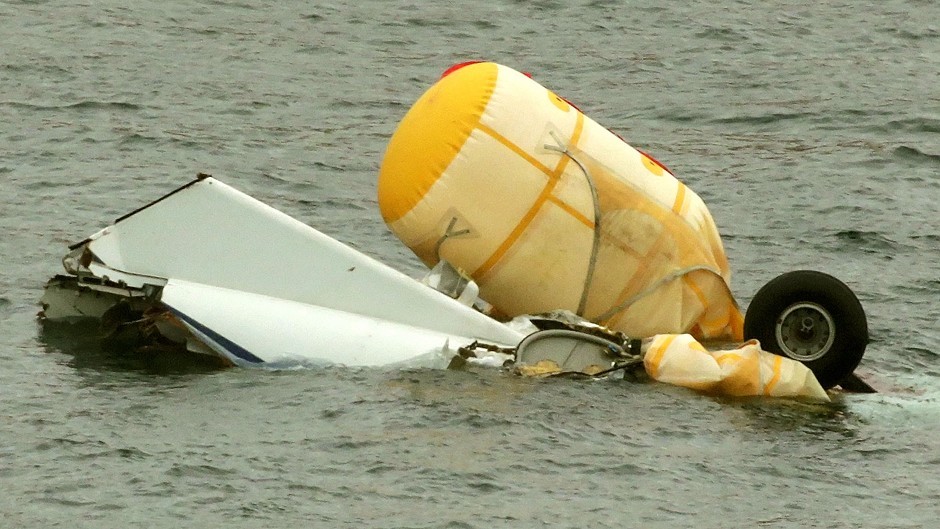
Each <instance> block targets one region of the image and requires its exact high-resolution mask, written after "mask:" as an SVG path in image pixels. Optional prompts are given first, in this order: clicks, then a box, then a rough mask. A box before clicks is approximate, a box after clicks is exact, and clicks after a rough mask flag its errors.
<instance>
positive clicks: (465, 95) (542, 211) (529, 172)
mask: <svg viewBox="0 0 940 529" xmlns="http://www.w3.org/2000/svg"><path fill="white" fill-rule="evenodd" d="M378 200H379V207H380V209H381V212H382V216H383V218H384V219H385V221H386V223H387V224H388V226H389V228H390V229H391V230H392V232H394V233H395V234H396V235H397V236H398V237H399V238H400V239H401V240H402V241H403V242H404V243H405V244H406V245H407V246H408V247H409V248H411V249H412V251H414V252H415V254H416V255H417V256H418V257H419V258H420V259H421V260H422V261H424V263H425V264H427V265H428V266H434V265H435V264H436V263H437V262H438V261H439V260H441V259H444V260H447V261H448V262H450V263H451V264H453V265H455V266H456V267H458V268H460V269H461V270H463V271H465V272H466V273H468V274H469V275H470V276H471V277H472V278H473V279H474V280H475V281H476V282H477V283H478V284H479V287H480V296H481V297H482V298H483V299H485V300H486V301H487V302H489V303H490V304H492V305H493V306H494V307H495V308H496V309H498V310H499V311H500V312H502V313H503V314H505V315H506V316H516V315H520V314H537V313H542V312H547V311H551V310H556V309H565V310H570V311H572V312H575V313H577V314H578V315H580V316H582V317H584V318H586V319H589V320H591V321H594V322H596V323H599V324H601V325H605V326H607V327H609V328H611V329H613V330H617V331H621V332H623V333H625V334H627V335H629V336H635V337H641V336H652V335H655V334H661V333H686V332H688V333H691V334H692V335H694V336H695V337H696V338H700V339H708V338H724V339H733V340H740V339H742V336H741V334H742V333H741V326H742V316H741V313H740V311H739V310H738V308H737V304H736V303H735V301H734V298H733V296H732V294H731V291H730V288H729V281H730V272H729V269H728V262H727V259H726V257H725V253H724V249H723V248H722V244H721V239H720V237H719V235H718V230H717V228H716V227H715V223H714V221H713V220H712V216H711V214H710V213H709V212H708V209H707V208H706V207H705V204H704V203H703V202H702V200H701V199H700V198H699V197H698V196H697V195H696V194H695V193H693V192H692V191H691V190H689V189H688V188H687V187H686V186H685V185H684V184H682V183H681V182H680V181H679V180H677V179H676V178H675V177H674V176H673V175H672V174H671V173H670V172H669V171H668V170H667V169H666V168H665V167H664V166H663V165H661V164H660V163H659V162H657V161H656V160H654V159H653V158H651V157H650V156H648V155H646V154H644V153H642V152H640V151H638V150H637V149H634V148H633V147H631V146H630V145H628V144H627V143H625V142H624V141H623V140H622V139H621V138H620V137H618V136H617V135H615V134H614V133H612V132H610V131H609V130H608V129H606V128H604V127H603V126H601V125H598V124H597V123H596V122H594V121H593V120H592V119H590V118H588V117H587V116H585V115H584V114H583V113H582V112H581V111H579V110H578V109H577V108H576V107H574V106H573V105H571V104H570V103H568V102H567V101H566V100H565V99H563V98H561V97H558V96H557V95H555V94H554V93H552V92H551V91H550V90H548V89H546V88H545V87H543V86H542V85H540V84H539V83H537V82H535V81H534V80H532V79H531V78H530V77H528V76H527V75H525V74H523V73H520V72H518V71H516V70H513V69H512V68H509V67H506V66H503V65H499V64H495V63H491V62H481V63H471V64H468V65H463V66H462V67H459V68H454V69H452V70H450V71H448V72H447V73H446V74H445V76H444V77H442V78H441V79H440V80H439V81H438V82H437V83H436V84H434V85H433V86H432V87H431V88H430V89H429V90H428V91H427V92H425V93H424V95H422V96H421V98H420V99H419V100H418V101H417V102H416V103H415V104H414V106H413V107H412V108H411V109H410V110H409V111H408V113H407V115H405V117H404V118H403V119H402V121H401V123H400V124H399V126H398V128H397V130H396V131H395V133H394V135H393V136H392V138H391V140H390V141H389V144H388V149H387V152H386V153H385V158H384V160H383V162H382V166H381V170H380V173H379V182H378Z"/></svg>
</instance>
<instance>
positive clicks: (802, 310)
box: [775, 302, 836, 362]
mask: <svg viewBox="0 0 940 529" xmlns="http://www.w3.org/2000/svg"><path fill="white" fill-rule="evenodd" d="M775 327H776V335H777V343H778V344H779V345H780V348H781V349H782V352H783V353H784V354H785V355H787V356H789V357H790V358H793V359H795V360H799V361H801V362H808V361H811V360H816V359H818V358H822V357H823V356H824V355H825V354H826V353H827V352H829V349H830V348H831V347H832V343H833V342H834V341H835V338H836V333H835V330H836V329H835V323H834V322H833V319H832V315H830V314H829V311H827V310H826V309H824V308H823V307H822V306H821V305H817V304H816V303H810V302H801V303H794V304H793V305H790V306H789V307H787V308H786V310H784V311H783V312H782V313H780V316H779V317H778V318H777V323H776V326H775Z"/></svg>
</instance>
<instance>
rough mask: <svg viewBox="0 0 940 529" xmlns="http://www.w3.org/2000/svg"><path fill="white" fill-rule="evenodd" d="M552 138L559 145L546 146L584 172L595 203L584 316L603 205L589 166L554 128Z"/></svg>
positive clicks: (583, 298)
mask: <svg viewBox="0 0 940 529" xmlns="http://www.w3.org/2000/svg"><path fill="white" fill-rule="evenodd" d="M549 134H550V135H551V137H552V139H554V140H555V141H556V142H558V145H551V144H548V143H546V144H545V145H544V147H545V148H546V149H548V150H550V151H555V152H560V153H562V154H564V155H565V156H567V157H568V158H571V161H573V162H574V163H575V164H576V165H577V166H578V167H579V168H580V169H581V172H582V173H584V178H585V180H587V183H588V187H589V188H590V189H591V201H592V203H593V205H594V241H593V243H592V244H591V258H590V260H589V261H588V269H587V273H586V274H585V276H584V288H583V289H582V290H581V300H580V301H579V302H578V311H577V314H578V316H581V317H582V318H583V317H584V309H585V308H586V306H587V300H588V293H589V292H590V290H591V283H592V282H593V280H594V268H595V267H596V266H597V251H598V248H599V246H600V240H601V205H600V201H599V199H598V198H597V187H596V186H595V185H594V179H593V178H591V173H590V172H589V171H588V169H587V167H586V166H585V165H584V164H583V163H581V160H578V159H577V158H576V157H575V156H574V155H573V154H571V151H570V150H568V147H566V146H565V143H564V142H563V141H562V140H561V138H559V137H558V135H557V134H556V133H555V131H554V130H552V131H549Z"/></svg>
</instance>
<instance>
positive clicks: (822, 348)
mask: <svg viewBox="0 0 940 529" xmlns="http://www.w3.org/2000/svg"><path fill="white" fill-rule="evenodd" d="M744 338H745V339H747V340H750V339H752V338H756V339H757V340H759V341H760V343H761V347H762V348H763V349H764V350H765V351H770V352H772V353H775V354H779V355H781V356H787V357H790V358H793V359H795V360H799V361H800V362H803V363H804V364H806V366H807V367H809V368H810V369H811V370H812V371H813V373H814V374H815V375H816V379H817V380H819V383H820V384H821V385H822V387H824V388H826V389H829V388H831V387H833V386H836V385H838V384H839V382H840V381H842V380H843V379H844V378H845V377H847V376H848V375H850V374H852V372H853V371H855V368H856V367H858V364H859V362H860V361H861V360H862V356H863V355H864V354H865V347H866V346H867V345H868V321H867V320H866V318H865V310H864V309H863V308H862V304H861V303H860V302H859V301H858V298H857V297H856V296H855V293H854V292H852V289H850V288H849V287H848V286H847V285H846V284H845V283H843V282H842V281H839V280H838V279H836V278H835V277H833V276H831V275H829V274H825V273H823V272H817V271H815V270H795V271H792V272H787V273H785V274H781V275H779V276H777V277H775V278H774V279H772V280H770V281H769V282H767V284H766V285H764V286H763V287H761V289H760V290H758V291H757V294H755V295H754V299H752V300H751V304H750V306H748V309H747V312H746V313H745V315H744Z"/></svg>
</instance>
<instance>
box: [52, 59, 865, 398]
mask: <svg viewBox="0 0 940 529" xmlns="http://www.w3.org/2000/svg"><path fill="white" fill-rule="evenodd" d="M379 206H380V208H381V210H382V214H383V217H384V218H385V220H386V222H387V223H388V225H389V227H390V229H391V230H392V231H393V232H394V233H395V234H396V235H398V236H399V237H400V238H401V239H402V241H403V242H404V243H405V244H406V245H408V246H409V247H410V248H411V249H412V250H413V251H414V252H415V254H416V255H417V256H418V257H419V258H421V259H422V260H423V261H424V262H425V263H426V264H427V265H428V266H430V267H431V271H430V272H429V274H428V276H427V277H426V278H425V279H424V280H423V281H418V280H415V279H412V278H410V277H408V276H405V275H404V274H402V273H400V272H398V271H396V270H393V269H392V268H390V267H388V266H386V265H384V264H382V263H380V262H378V261H376V260H374V259H372V258H370V257H367V256H365V255H363V254H362V253H360V252H358V251H356V250H354V249H352V248H350V247H348V246H346V245H344V244H342V243H340V242H339V241H336V240H334V239H332V238H330V237H328V236H327V235H325V234H323V233H321V232H319V231H317V230H315V229H314V228H311V227H309V226H307V225H305V224H303V223H301V222H299V221H297V220H295V219H293V218H291V217H289V216H287V215H285V214H284V213H281V212H279V211H277V210H275V209H273V208H271V207H269V206H267V205H265V204H263V203H261V202H259V201H258V200H256V199H254V198H252V197H250V196H248V195H246V194H244V193H241V192H239V191H237V190H235V189H233V188H231V187H229V186H227V185H225V184H223V183H222V182H219V181H218V180H216V179H214V178H212V177H209V176H208V175H200V176H199V177H198V178H197V179H196V180H194V181H193V182H191V183H189V184H186V185H184V186H182V187H180V188H179V189H177V190H175V191H173V192H171V193H169V194H168V195H166V196H164V197H163V198H161V199H159V200H157V201H155V202H153V203H151V204H149V205H147V206H145V207H143V208H140V209H138V210H136V211H134V212H132V213H130V214H128V215H125V216H124V217H121V218H119V219H118V220H117V221H115V222H114V224H113V225H111V226H108V227H107V228H104V229H103V230H101V231H99V232H98V233H96V234H94V235H92V236H90V237H89V238H87V239H85V240H84V241H82V242H79V243H78V244H75V245H73V246H72V247H71V251H70V252H69V253H68V254H67V255H66V257H65V258H64V260H63V264H64V266H65V269H66V271H67V272H68V275H60V276H56V277H54V278H53V279H52V280H50V281H49V283H48V284H47V286H46V290H45V293H44V295H43V298H42V304H43V312H42V313H41V314H42V315H43V319H44V320H46V321H60V320H66V321H68V320H73V319H78V318H86V317H91V318H97V319H99V320H101V321H102V322H106V327H107V328H108V329H109V330H110V331H111V332H112V333H117V334H120V333H121V331H122V330H127V329H131V332H127V333H125V334H126V335H128V336H130V337H142V338H145V339H148V340H156V341H158V343H159V344H171V345H172V346H174V347H176V348H183V347H185V349H188V350H189V351H192V352H195V353H200V354H205V355H209V356H211V357H214V358H218V359H220V360H221V361H222V362H224V363H225V364H229V365H241V366H269V367H287V366H294V365H298V364H300V365H322V364H330V365H347V366H428V367H445V366H451V365H457V364H460V363H462V362H463V363H466V362H471V363H478V364H481V365H498V366H502V365H504V364H506V363H511V364H513V365H514V366H515V368H516V371H517V372H520V373H525V374H529V375H535V376H544V375H551V374H566V373H569V374H570V373H580V374H582V375H588V376H605V375H607V374H610V373H612V372H614V371H618V370H626V369H630V368H633V367H638V366H643V368H644V369H645V371H646V373H647V374H648V375H649V376H650V377H651V378H653V379H655V380H659V381H663V382H668V383H671V384H676V385H680V386H685V387H689V388H693V389H697V390H700V391H706V392H712V393H722V394H729V395H770V396H802V397H810V398H818V399H827V398H828V397H827V394H826V392H825V390H824V388H826V389H828V388H831V387H834V386H836V385H841V386H842V387H843V388H844V389H849V390H862V391H869V390H871V388H870V387H869V386H868V385H867V384H865V383H864V382H862V381H861V380H859V379H858V378H857V377H855V376H854V375H853V374H852V373H853V371H854V369H855V368H856V366H857V365H858V363H859V361H860V360H861V358H862V354H863V353H864V350H865V345H866V344H867V341H868V333H867V323H866V320H865V313H864V310H863V309H862V307H861V304H860V303H859V302H858V299H857V298H856V297H855V295H854V294H853V293H852V291H851V290H850V289H849V288H848V287H847V286H846V285H845V284H843V283H842V282H841V281H839V280H837V279H836V278H834V277H832V276H829V275H827V274H822V273H819V272H813V271H796V272H790V273H787V274H783V275H781V276H779V277H778V278H775V279H774V280H772V281H771V282H769V283H768V284H767V285H766V286H765V287H764V288H763V289H761V291H760V292H758V295H756V296H755V297H754V299H753V300H752V302H751V307H750V308H749V310H748V312H747V314H745V315H743V316H742V314H741V312H740V310H739V308H738V305H737V302H736V301H735V299H734V297H733V295H732V293H731V289H730V283H729V281H730V269H729V267H728V263H727V259H726V257H725V254H724V250H723V248H722V244H721V239H720V237H719V235H718V230H717V228H716V227H715V224H714V222H713V220H712V217H711V215H710V213H709V212H708V210H707V208H706V207H705V205H704V203H703V202H702V201H701V199H700V198H699V197H698V196H697V195H695V194H694V193H693V192H692V191H691V190H689V189H688V188H686V187H685V185H684V184H682V183H681V182H680V181H679V180H678V179H676V178H675V177H673V175H672V174H671V173H670V172H669V171H668V170H667V169H666V168H665V167H664V166H662V165H661V164H660V163H659V162H657V161H656V160H654V159H653V158H651V157H650V156H649V155H647V154H645V153H643V152H641V151H639V150H636V149H634V148H633V147H631V146H629V145H627V144H626V142H624V141H623V140H622V139H620V138H619V137H617V136H616V135H615V134H613V133H612V132H610V131H609V130H607V129H605V128H604V127H602V126H600V125H599V124H597V123H596V122H594V121H592V120H591V119H589V118H587V117H586V116H585V115H584V114H583V113H581V112H580V110H578V109H577V108H576V107H574V106H573V105H571V104H570V103H568V102H567V101H566V100H564V99H562V98H560V97H558V96H557V95H555V94H554V93H552V92H551V91H549V90H547V89H546V88H544V87H542V86H541V85H540V84H538V83H536V82H535V81H533V80H532V79H531V78H529V77H528V76H526V75H524V74H521V73H519V72H516V71H515V70H512V69H511V68H507V67H505V66H501V65H497V64H494V63H475V64H471V65H469V66H463V67H460V68H454V69H452V70H450V71H449V73H448V74H445V76H444V77H443V78H442V79H441V80H440V81H439V82H438V83H436V84H435V85H434V86H432V87H431V89H430V90H428V92H427V93H426V94H425V95H424V96H422V97H421V99H419V101H418V102H417V103H416V104H415V105H414V107H413V108H412V109H411V110H409V112H408V114H407V115H406V116H405V118H404V119H403V120H402V123H401V124H400V126H399V127H398V130H396V132H395V135H394V136H393V137H392V139H391V141H390V143H389V148H388V151H387V153H386V157H385V159H384V161H383V163H382V169H381V172H380V175H379ZM465 271H469V272H465ZM478 285H479V286H478ZM478 294H480V295H481V297H482V298H483V299H479V298H478V296H477V295H478ZM475 307H487V308H488V309H491V310H487V311H485V312H486V313H484V311H483V310H477V309H476V308H475ZM533 313H541V314H542V316H540V317H533V316H531V314H533ZM545 313H550V314H549V315H548V316H546V314H545ZM491 315H496V316H492V317H491ZM514 316H515V317H516V318H515V319H514V320H512V321H509V322H507V323H504V322H503V321H501V320H500V319H498V318H504V319H508V318H509V317H514ZM588 320H591V321H588ZM532 331H535V332H532ZM701 339H721V340H730V341H733V342H738V343H740V342H742V341H744V340H745V339H757V340H759V341H757V340H751V341H748V342H745V343H743V345H739V346H737V347H735V348H731V349H729V350H721V351H709V350H707V349H706V348H705V347H703V346H702V345H701V343H700V342H699V340H701ZM773 353H776V354H773ZM820 383H821V384H822V385H821V384H820Z"/></svg>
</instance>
